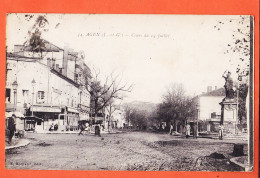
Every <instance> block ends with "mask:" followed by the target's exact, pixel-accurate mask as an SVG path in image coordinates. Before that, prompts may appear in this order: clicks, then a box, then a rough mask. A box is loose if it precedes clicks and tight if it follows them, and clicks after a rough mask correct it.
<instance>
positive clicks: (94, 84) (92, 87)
mask: <svg viewBox="0 0 260 178" xmlns="http://www.w3.org/2000/svg"><path fill="white" fill-rule="evenodd" d="M93 71H94V73H93V74H94V76H93V77H92V80H91V81H87V82H86V89H87V90H88V92H89V93H90V95H91V99H90V108H91V109H92V110H93V111H94V114H95V118H96V117H97V115H98V113H99V112H100V111H102V110H104V109H105V107H107V106H108V105H109V104H110V103H112V101H113V100H115V99H120V100H121V99H123V97H124V93H126V92H131V91H132V88H133V86H132V85H128V84H127V83H125V84H122V82H121V79H119V76H114V74H113V72H112V73H111V74H110V75H109V76H107V77H106V78H105V81H104V82H103V83H102V82H101V79H100V78H101V77H100V71H99V70H96V69H95V68H94V69H93Z"/></svg>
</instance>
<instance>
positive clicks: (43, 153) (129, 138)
mask: <svg viewBox="0 0 260 178" xmlns="http://www.w3.org/2000/svg"><path fill="white" fill-rule="evenodd" d="M26 137H27V139H29V140H30V142H31V143H30V145H28V146H26V147H24V148H19V149H15V150H11V151H8V152H6V168H7V169H36V170H38V169H43V170H150V171H158V170H172V171H178V170H179V171H187V170H197V171H203V170H206V171H239V170H240V168H239V167H237V166H235V165H233V164H231V163H230V162H229V158H231V157H232V156H231V155H230V153H231V152H232V151H233V143H229V141H219V140H212V139H203V138H199V139H196V140H194V139H192V138H189V139H186V138H179V137H175V136H170V135H167V134H155V133H144V132H125V133H118V134H103V135H102V137H97V136H94V135H89V134H86V135H81V136H78V135H77V134H35V133H27V135H26ZM246 151H247V146H245V152H246ZM214 152H217V153H221V154H223V155H224V156H225V159H214V158H210V157H205V156H209V155H210V154H211V153H214Z"/></svg>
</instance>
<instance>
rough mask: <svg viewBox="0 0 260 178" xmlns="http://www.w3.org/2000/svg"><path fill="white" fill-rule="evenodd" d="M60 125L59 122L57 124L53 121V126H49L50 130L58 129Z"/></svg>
mask: <svg viewBox="0 0 260 178" xmlns="http://www.w3.org/2000/svg"><path fill="white" fill-rule="evenodd" d="M58 127H59V126H58V124H55V125H54V124H53V123H52V124H51V126H50V128H49V131H54V130H58Z"/></svg>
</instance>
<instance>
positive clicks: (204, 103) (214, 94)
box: [197, 87, 238, 133]
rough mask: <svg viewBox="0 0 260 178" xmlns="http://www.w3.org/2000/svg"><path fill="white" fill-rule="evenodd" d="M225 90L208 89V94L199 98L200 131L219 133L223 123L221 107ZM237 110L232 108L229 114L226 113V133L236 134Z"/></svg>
mask: <svg viewBox="0 0 260 178" xmlns="http://www.w3.org/2000/svg"><path fill="white" fill-rule="evenodd" d="M225 96H226V95H225V89H224V88H219V89H217V88H215V90H212V88H211V87H208V92H207V93H203V94H201V95H199V96H197V102H198V106H199V108H198V111H199V112H198V120H199V122H200V125H199V131H208V132H218V128H219V125H220V121H221V105H220V103H221V102H222V100H223V99H224V98H225ZM237 116H238V115H237V110H236V109H235V108H230V110H229V112H225V119H224V129H225V130H224V131H225V132H226V133H233V132H235V125H236V123H237V118H238V117H237Z"/></svg>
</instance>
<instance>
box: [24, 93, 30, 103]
mask: <svg viewBox="0 0 260 178" xmlns="http://www.w3.org/2000/svg"><path fill="white" fill-rule="evenodd" d="M28 98H29V90H23V100H24V103H27V102H28Z"/></svg>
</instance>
